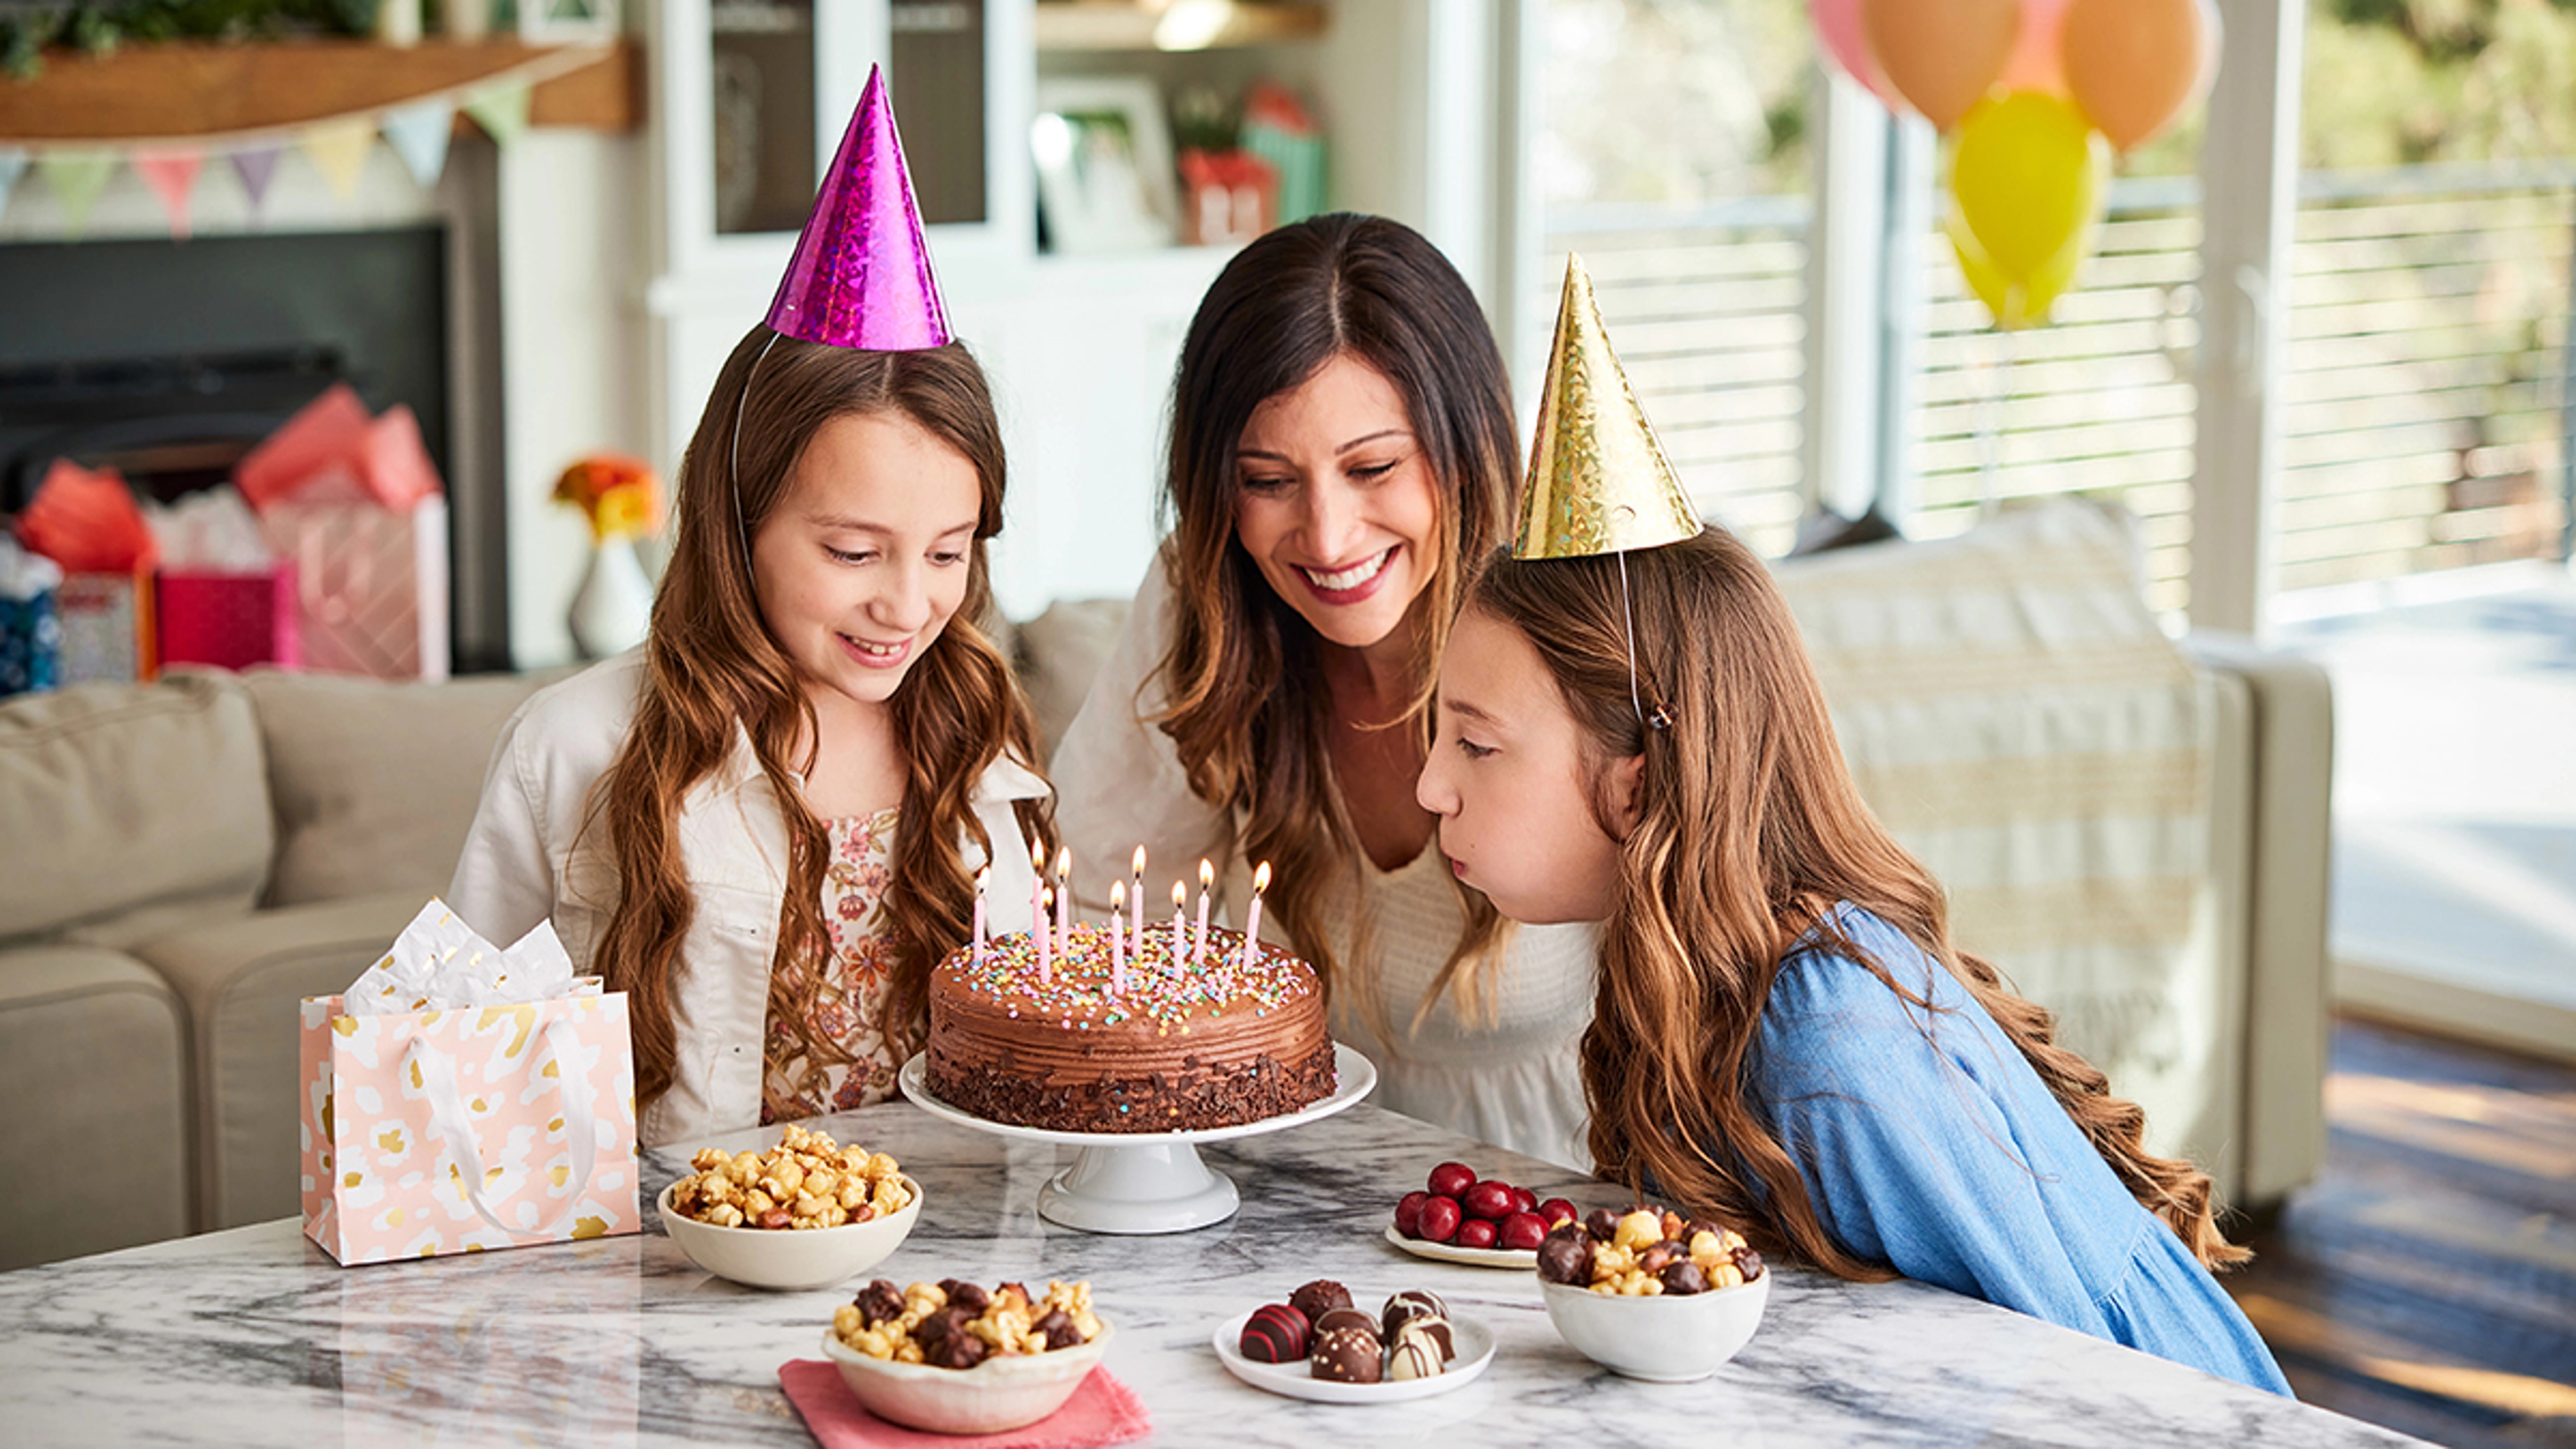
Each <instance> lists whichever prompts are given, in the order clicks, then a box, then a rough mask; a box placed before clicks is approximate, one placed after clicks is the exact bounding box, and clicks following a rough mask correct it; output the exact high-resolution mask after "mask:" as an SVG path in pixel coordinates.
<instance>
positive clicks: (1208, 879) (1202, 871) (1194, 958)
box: [1190, 859, 1216, 969]
mask: <svg viewBox="0 0 2576 1449" xmlns="http://www.w3.org/2000/svg"><path fill="white" fill-rule="evenodd" d="M1215 891H1216V867H1215V866H1214V865H1212V864H1210V863H1209V862H1208V861H1206V860H1204V859H1202V860H1200V861H1199V934H1198V939H1197V940H1196V941H1195V942H1193V943H1192V944H1191V946H1190V965H1191V967H1192V968H1194V969H1195V968H1197V967H1200V966H1204V965H1206V964H1207V917H1208V897H1209V896H1210V895H1212V894H1214V893H1215Z"/></svg>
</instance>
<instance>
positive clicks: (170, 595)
mask: <svg viewBox="0 0 2576 1449" xmlns="http://www.w3.org/2000/svg"><path fill="white" fill-rule="evenodd" d="M158 586H159V589H160V609H159V623H160V634H161V662H162V664H163V665H164V666H168V665H172V664H210V665H213V666H215V667H217V668H219V669H248V668H249V667H251V666H252V665H254V664H274V665H277V666H278V667H279V668H281V669H295V668H299V667H301V666H302V664H303V663H304V651H303V647H302V631H301V630H300V629H298V628H297V614H296V602H295V567H294V565H292V564H280V565H278V566H277V567H275V568H272V569H269V570H267V571H266V572H263V573H249V574H220V573H190V572H186V571H182V570H172V569H163V570H162V571H161V574H160V578H159V580H158Z"/></svg>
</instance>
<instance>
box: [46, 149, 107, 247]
mask: <svg viewBox="0 0 2576 1449" xmlns="http://www.w3.org/2000/svg"><path fill="white" fill-rule="evenodd" d="M36 166H37V168H38V169H39V170H41V171H43V172H44V173H45V184H46V185H48V186H50V187H52V188H53V189H54V196H55V197H56V198H57V199H58V200H60V201H61V202H62V204H63V230H64V231H65V232H67V233H69V234H70V235H72V236H74V237H78V236H79V235H80V234H81V232H82V231H83V230H85V229H87V227H88V226H89V209H90V207H91V206H92V205H93V204H94V203H96V202H97V200H98V194H99V192H100V191H102V190H104V189H105V188H106V186H107V178H108V175H109V173H111V172H113V171H115V170H116V156H115V154H114V153H113V152H108V151H48V152H46V153H45V155H44V159H43V160H40V161H38V162H37V163H36Z"/></svg>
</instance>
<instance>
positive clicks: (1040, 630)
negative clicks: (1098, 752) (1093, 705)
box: [1013, 599, 1129, 759]
mask: <svg viewBox="0 0 2576 1449" xmlns="http://www.w3.org/2000/svg"><path fill="white" fill-rule="evenodd" d="M1128 607H1129V601H1128V600H1126V599H1067V600H1065V601H1064V602H1062V603H1059V604H1056V605H1054V606H1052V607H1050V608H1049V609H1048V610H1047V611H1046V612H1045V613H1043V614H1040V615H1038V616H1037V617H1036V618H1034V619H1031V620H1029V621H1028V622H1027V623H1025V624H1022V625H1020V626H1019V637H1018V640H1017V647H1016V649H1015V651H1014V659H1013V662H1014V668H1015V672H1017V673H1018V675H1019V677H1020V687H1021V688H1022V689H1024V690H1026V691H1027V692H1028V696H1029V708H1030V710H1031V711H1032V712H1033V713H1035V714H1036V715H1037V722H1038V758H1039V759H1046V758H1049V757H1050V756H1052V755H1053V754H1054V753H1055V742H1056V741H1057V740H1059V739H1062V738H1063V737H1064V731H1065V727H1066V726H1068V725H1070V724H1072V723H1073V717H1074V716H1075V715H1076V714H1079V713H1081V712H1082V702H1083V700H1084V699H1085V698H1087V697H1088V696H1089V695H1090V693H1091V679H1092V676H1093V675H1096V674H1098V673H1099V672H1100V666H1101V665H1103V664H1105V663H1107V662H1108V660H1109V653H1110V651H1111V650H1113V649H1115V648H1117V647H1118V636H1119V634H1120V633H1122V632H1123V631H1124V630H1125V629H1126V627H1127V611H1128Z"/></svg>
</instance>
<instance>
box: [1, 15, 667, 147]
mask: <svg viewBox="0 0 2576 1449" xmlns="http://www.w3.org/2000/svg"><path fill="white" fill-rule="evenodd" d="M549 56H561V57H563V58H564V62H565V64H567V65H570V66H571V67H572V68H571V69H569V70H565V71H561V72H558V73H556V74H553V75H552V76H550V77H549V78H547V79H543V80H541V81H539V82H538V83H537V84H536V85H535V87H534V88H533V90H532V92H531V94H530V97H529V105H528V114H529V120H530V122H531V123H532V124H535V125H540V126H575V127H586V128H589V129H594V130H604V131H628V130H633V129H635V128H636V127H637V126H638V125H639V124H641V122H642V119H643V86H642V83H641V78H640V76H639V75H638V69H639V67H638V63H637V61H638V56H637V48H636V46H635V45H634V44H633V42H631V41H625V40H620V41H617V42H614V43H613V44H612V45H611V46H610V47H609V48H608V50H607V51H606V53H605V54H603V55H601V56H599V57H598V58H597V59H594V60H591V61H588V62H579V61H577V59H576V58H575V53H574V52H573V51H572V50H571V49H570V48H567V47H560V46H533V45H526V44H523V43H521V42H519V41H517V40H515V39H513V40H484V41H477V42H473V43H471V44H453V43H448V42H444V41H424V42H422V43H421V44H419V45H416V46H409V47H396V46H390V45H379V44H376V43H374V42H372V41H359V40H289V41H275V42H259V43H249V44H239V45H227V44H215V43H201V42H193V41H191V42H173V43H170V44H166V45H140V46H131V47H128V48H126V49H123V50H119V51H116V52H115V53H113V54H110V55H105V56H90V55H80V54H75V53H60V52H58V53H55V54H52V55H49V56H47V58H46V63H45V69H44V73H43V74H41V75H39V76H37V77H36V78H35V79H34V80H30V81H10V80H0V140H8V141H36V142H58V143H59V142H74V141H103V142H121V141H122V142H131V141H145V140H163V139H186V138H190V137H199V136H207V137H212V136H222V135H226V134H230V133H237V132H257V131H267V130H278V129H288V128H293V127H296V126H300V125H304V124H307V123H310V122H313V121H320V120H326V119H329V118H331V117H334V116H345V115H351V114H355V113H360V112H366V111H372V110H380V109H383V108H385V107H389V106H398V105H401V104H403V103H404V102H406V101H412V100H418V99H420V98H422V97H424V96H430V95H435V94H437V93H439V92H441V91H450V90H454V89H456V88H458V87H463V86H470V85H472V84H474V83H475V82H477V81H481V80H485V79H487V78H490V77H494V76H498V75H502V74H504V73H506V72H509V71H512V70H516V69H519V68H521V67H524V66H530V65H532V64H534V63H536V62H540V61H543V60H545V59H546V58H547V57H549Z"/></svg>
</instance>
